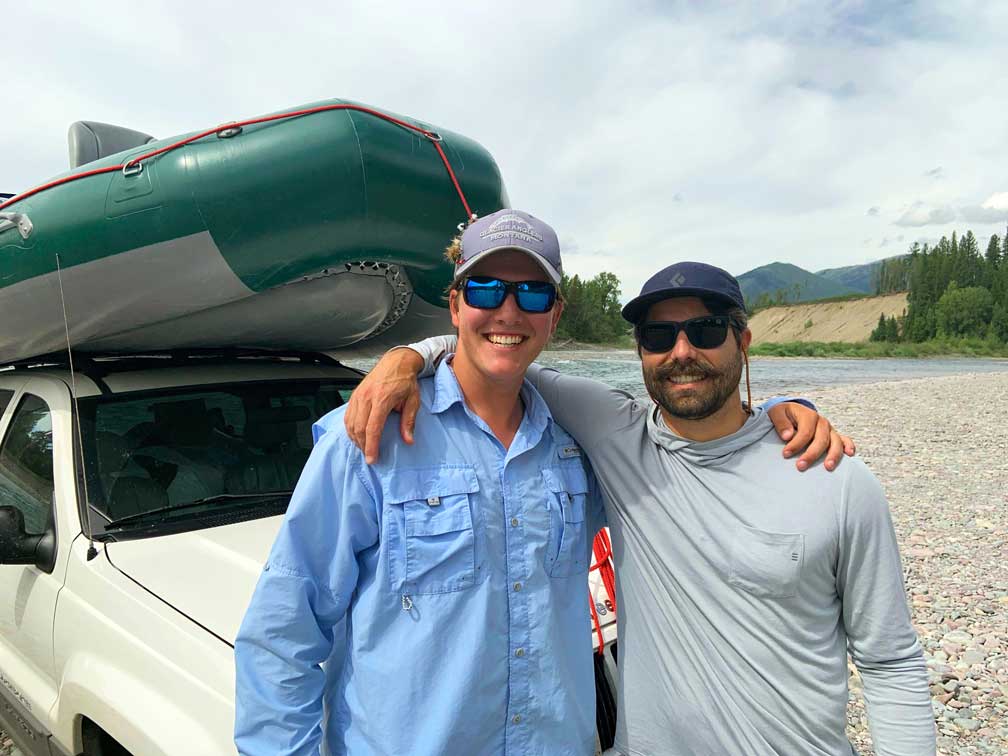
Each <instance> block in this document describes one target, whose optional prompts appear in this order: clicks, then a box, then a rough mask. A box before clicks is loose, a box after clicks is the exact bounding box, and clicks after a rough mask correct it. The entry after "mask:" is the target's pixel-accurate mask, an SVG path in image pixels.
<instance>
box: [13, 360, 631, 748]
mask: <svg viewBox="0 0 1008 756" xmlns="http://www.w3.org/2000/svg"><path fill="white" fill-rule="evenodd" d="M76 361H77V364H76V366H75V367H76V372H75V374H74V375H73V377H71V373H70V371H69V369H67V368H66V367H65V366H63V365H60V364H48V365H47V364H36V365H33V366H28V365H20V366H15V367H13V368H12V369H6V370H3V371H0V729H2V730H3V731H6V733H7V734H8V735H9V736H10V737H11V738H12V739H13V741H14V742H15V743H16V744H17V746H18V747H19V748H20V749H21V750H22V751H23V752H24V753H26V754H28V755H29V756H42V755H43V754H44V755H45V756H55V755H56V754H59V755H60V756H76V755H77V754H86V756H121V755H122V754H127V755H128V754H133V755H134V756H146V755H147V754H171V755H176V754H178V755H180V756H183V755H184V756H202V755H204V754H205V755H207V756H211V755H215V754H234V753H235V748H234V745H233V743H232V739H231V738H232V727H233V720H234V661H233V644H234V637H235V634H236V632H237V630H238V625H239V623H240V622H241V619H242V616H243V614H244V611H245V607H246V605H247V603H248V601H249V598H250V597H251V595H252V590H253V588H254V586H255V583H256V580H257V579H258V576H259V573H260V570H261V567H262V564H263V562H264V561H265V558H266V556H267V554H268V552H269V549H270V546H271V545H272V543H273V539H274V537H275V535H276V532H277V529H278V527H279V524H280V518H281V516H282V515H283V512H284V510H285V508H286V506H287V502H288V499H289V496H290V493H291V491H292V489H293V488H294V484H295V483H296V481H297V478H298V475H299V474H300V471H301V467H302V465H303V464H304V462H305V460H306V459H307V457H308V454H309V452H310V450H311V446H312V436H311V425H312V423H313V421H314V420H315V419H317V418H318V417H321V416H322V415H324V414H325V413H326V412H328V411H330V410H331V409H333V408H335V407H338V406H339V405H341V404H342V403H343V402H344V401H345V400H346V398H347V396H349V394H350V391H351V390H352V389H353V387H354V386H355V385H356V384H357V383H358V382H359V380H360V378H361V375H362V374H361V373H360V372H359V371H357V370H354V369H351V368H348V367H346V366H343V365H341V364H340V363H338V362H336V361H334V360H332V359H330V358H328V357H325V356H324V355H318V354H294V353H292V354H289V355H277V354H275V353H271V354H268V355H267V354H257V353H251V352H247V353H241V354H239V353H223V352H186V353H172V354H159V355H150V356H130V357H116V356H110V357H105V358H101V357H88V358H85V357H78V358H76ZM36 362H38V361H36ZM43 362H44V361H43ZM73 386H76V395H77V402H76V405H77V406H76V408H75V407H74V402H73V401H72V390H73V388H72V387H73ZM84 502H89V505H88V506H85V504H84ZM88 534H90V536H91V537H88ZM597 574H598V573H597V572H594V573H592V575H593V578H592V580H591V590H592V592H593V594H594V596H595V598H594V601H595V605H596V608H597V611H598V614H599V618H600V620H601V623H602V628H601V635H602V637H603V639H604V640H605V641H606V643H610V642H612V641H613V640H614V639H615V635H616V626H615V621H614V620H615V616H614V614H613V612H612V611H610V610H611V608H612V607H611V604H609V605H607V597H606V594H605V591H604V588H602V586H601V584H600V581H599V580H598V579H597V577H594V576H596V575H597ZM586 610H587V607H586ZM586 614H587V611H586ZM589 631H590V625H589V623H588V622H587V617H586V625H585V632H589ZM591 632H592V634H593V636H596V637H597V635H598V633H597V632H596V631H595V630H591ZM597 645H598V641H597V640H596V646H597ZM602 659H603V657H598V658H597V660H596V673H597V674H596V677H597V680H598V682H599V683H600V684H599V685H598V686H597V700H598V715H599V724H600V735H601V739H602V742H603V743H608V742H611V739H610V738H611V729H612V725H613V721H614V716H615V711H614V705H613V699H612V693H611V687H610V680H611V673H612V667H611V661H612V660H611V659H609V660H608V661H605V662H603V661H602Z"/></svg>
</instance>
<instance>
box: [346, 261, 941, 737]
mask: <svg viewBox="0 0 1008 756" xmlns="http://www.w3.org/2000/svg"><path fill="white" fill-rule="evenodd" d="M623 315H624V317H625V318H626V319H627V320H628V321H630V322H631V323H633V324H634V333H635V335H636V338H637V343H638V352H639V354H640V357H641V366H642V370H643V374H644V382H645V385H646V386H647V389H648V393H649V394H650V396H651V398H652V399H653V401H654V403H651V404H645V403H641V402H639V401H637V400H636V399H634V398H633V397H632V396H630V395H628V394H626V393H624V392H621V391H618V390H615V389H612V388H610V387H607V386H605V385H603V384H600V383H597V382H595V381H591V380H588V379H582V378H572V377H569V376H564V375H561V374H559V373H557V372H555V371H552V370H546V369H543V368H541V367H537V366H533V367H532V368H530V370H529V372H528V375H527V377H528V378H529V379H530V380H531V381H532V383H533V384H534V385H535V387H536V388H537V389H538V390H539V392H540V394H541V395H542V396H543V398H544V399H545V400H546V403H547V404H548V406H549V408H550V410H551V412H552V413H553V415H554V417H555V418H556V419H557V420H558V421H559V422H560V423H561V425H562V426H563V427H564V428H566V429H567V431H568V432H569V433H570V434H571V435H572V436H573V437H574V438H575V439H576V440H577V441H578V443H579V444H580V445H581V446H582V447H583V449H584V451H585V452H586V453H587V455H588V457H589V458H590V460H591V463H592V466H593V467H594V470H595V473H596V475H597V477H598V480H599V482H600V484H601V486H602V488H603V490H604V492H605V495H606V499H607V501H606V512H607V517H608V524H609V526H610V529H611V532H612V540H613V546H614V552H615V558H616V567H617V576H618V579H617V606H618V608H619V611H618V615H617V616H618V621H619V629H618V636H619V644H620V660H619V661H620V663H619V706H618V709H619V723H618V726H617V736H616V746H615V749H614V751H613V752H612V753H613V754H625V755H628V756H631V755H632V756H664V755H665V754H670V755H681V756H722V755H724V754H733V755H734V754H753V755H754V756H762V755H763V754H787V755H788V756H791V755H792V754H831V755H833V754H836V755H838V756H840V755H843V756H850V754H852V753H855V751H854V749H853V747H852V746H851V744H850V743H849V742H848V740H847V738H846V735H845V725H846V717H845V712H846V705H847V654H848V653H849V654H850V656H851V657H852V658H853V660H854V664H855V665H856V666H857V668H858V670H859V671H860V673H861V677H862V679H863V681H864V693H865V699H866V702H867V705H868V718H869V724H870V727H871V731H872V736H873V739H874V743H875V748H876V753H877V754H878V756H883V755H886V756H888V755H892V756H897V755H900V756H927V755H928V754H933V753H934V752H935V737H934V722H933V718H932V713H931V705H930V696H929V692H928V684H927V672H926V667H925V664H924V657H923V653H922V650H921V647H920V644H919V642H918V639H917V634H916V632H915V631H914V628H913V626H912V625H911V622H910V614H909V610H908V608H907V602H906V595H905V593H904V588H903V573H902V569H901V565H900V557H899V552H898V550H897V545H896V537H895V533H894V531H893V526H892V521H891V518H890V514H889V508H888V504H887V503H886V500H885V496H884V494H883V492H882V489H881V487H880V485H879V483H878V481H877V480H876V479H875V477H874V476H873V475H872V474H871V472H869V471H868V469H867V467H865V465H864V464H863V463H862V462H861V461H860V460H858V459H854V460H850V461H848V462H846V463H844V464H843V465H841V466H840V467H839V468H838V469H837V471H836V472H835V473H833V474H829V473H828V472H827V471H826V470H825V469H823V467H822V466H819V465H816V466H813V467H812V468H811V469H809V470H808V471H807V472H806V473H804V474H803V473H800V472H799V471H798V470H796V469H795V467H794V466H793V465H791V464H789V463H788V462H786V461H785V460H783V458H782V457H781V455H780V444H779V441H778V440H777V436H776V434H775V433H774V426H773V424H772V423H771V421H770V419H769V418H768V416H767V415H766V413H765V412H762V411H760V410H759V409H756V410H753V409H751V401H750V402H749V403H746V404H744V403H743V402H742V400H741V397H740V394H739V383H740V379H741V375H742V370H743V366H745V367H746V369H747V370H748V362H747V350H748V347H749V343H750V340H751V338H752V334H751V332H750V331H749V330H748V328H747V327H746V315H745V309H744V305H743V301H742V295H741V292H740V290H739V287H738V282H737V281H736V280H735V279H734V278H733V277H732V276H730V275H729V274H728V273H726V272H725V271H723V270H720V269H719V268H715V267H713V266H709V265H704V264H701V263H679V264H676V265H673V266H670V267H669V268H666V269H665V270H663V271H661V272H660V273H658V274H656V275H655V276H654V277H652V278H651V279H650V280H649V281H648V282H647V283H646V284H645V285H644V288H643V289H642V291H641V294H640V296H638V297H637V298H635V299H634V300H632V301H631V302H630V303H628V304H627V306H626V307H625V308H624V309H623ZM450 346H451V345H450V342H446V341H445V340H444V339H440V340H439V339H433V340H431V339H429V340H428V341H427V342H421V343H420V344H417V345H411V347H412V349H413V350H414V351H416V352H417V353H418V354H419V355H420V356H421V357H424V358H425V363H426V365H427V369H429V367H430V364H431V363H432V362H433V358H434V356H435V355H436V354H438V353H440V352H443V351H445V349H447V348H450ZM418 367H419V366H418V364H417V356H416V355H414V354H413V353H412V352H410V351H408V350H401V351H397V352H393V353H392V354H391V355H388V356H386V358H384V361H383V362H382V363H379V365H378V367H377V368H376V369H375V370H374V371H373V372H372V373H371V376H372V378H371V380H372V382H373V384H374V385H382V384H383V383H384V384H386V385H390V386H394V387H396V388H395V390H394V391H393V397H392V398H390V401H385V402H384V406H389V404H399V403H400V402H401V401H402V400H403V399H404V398H405V397H406V391H405V390H404V389H403V387H404V386H408V385H410V380H411V375H413V374H415V372H416V370H417V368H418ZM747 384H748V372H747ZM395 391H398V392H399V393H395ZM376 404H378V405H382V404H383V403H382V402H377V403H376ZM349 414H350V413H348V415H349ZM381 419H382V420H384V417H382V418H381ZM407 421H408V418H407ZM365 426H366V422H365V421H364V420H359V425H358V426H357V429H356V436H357V438H358V439H359V440H360V441H361V442H364V441H365V439H364V438H362V437H361V432H360V429H361V428H362V427H365ZM378 427H381V426H380V424H379V425H378ZM354 433H355V431H354V429H351V434H352V435H354Z"/></svg>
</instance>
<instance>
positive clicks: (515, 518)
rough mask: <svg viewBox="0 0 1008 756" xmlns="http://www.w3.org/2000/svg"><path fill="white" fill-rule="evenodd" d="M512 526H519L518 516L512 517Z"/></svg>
mask: <svg viewBox="0 0 1008 756" xmlns="http://www.w3.org/2000/svg"><path fill="white" fill-rule="evenodd" d="M511 527H512V528H517V527H518V518H517V517H512V518H511Z"/></svg>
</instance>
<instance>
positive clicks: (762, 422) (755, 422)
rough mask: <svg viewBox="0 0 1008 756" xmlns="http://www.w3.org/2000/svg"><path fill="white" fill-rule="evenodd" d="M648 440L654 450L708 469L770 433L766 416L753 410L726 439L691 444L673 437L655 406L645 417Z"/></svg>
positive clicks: (757, 410)
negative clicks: (742, 423) (659, 449)
mask: <svg viewBox="0 0 1008 756" xmlns="http://www.w3.org/2000/svg"><path fill="white" fill-rule="evenodd" d="M647 430H648V436H650V437H651V440H652V441H654V442H655V443H656V444H658V446H660V447H662V448H663V449H666V450H667V451H670V452H672V453H673V454H676V455H678V456H680V457H681V458H682V459H684V460H685V461H686V462H688V463H689V464H692V465H699V466H701V467H708V466H711V465H718V464H721V463H723V462H725V461H727V460H728V459H729V458H730V457H731V455H732V454H733V453H734V452H737V451H739V450H740V449H745V448H746V447H747V446H751V445H752V444H755V443H757V442H758V441H761V440H762V439H763V438H764V437H766V435H767V434H768V433H772V432H773V431H774V424H773V422H772V421H771V420H770V416H769V415H768V414H767V413H766V412H764V411H763V409H762V408H760V407H757V408H756V409H755V410H753V414H752V415H750V416H749V418H748V419H747V420H746V421H745V424H744V425H743V426H742V427H741V428H739V429H738V430H737V431H735V432H734V433H732V434H731V435H730V436H723V437H722V438H716V439H714V440H713V441H691V440H690V439H688V438H683V437H682V436H677V435H676V434H675V433H673V432H672V431H671V430H669V427H668V426H667V425H666V424H665V420H664V419H663V418H662V416H661V411H660V410H659V408H658V405H657V404H652V405H651V410H650V412H648V416H647Z"/></svg>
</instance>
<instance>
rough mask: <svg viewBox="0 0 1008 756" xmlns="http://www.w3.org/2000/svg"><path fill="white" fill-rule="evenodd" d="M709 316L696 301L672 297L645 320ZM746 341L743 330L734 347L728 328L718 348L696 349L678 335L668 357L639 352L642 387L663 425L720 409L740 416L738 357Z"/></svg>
mask: <svg viewBox="0 0 1008 756" xmlns="http://www.w3.org/2000/svg"><path fill="white" fill-rule="evenodd" d="M710 314H711V312H710V311H709V310H708V309H707V307H706V306H705V305H704V303H703V302H702V301H701V300H700V299H699V298H697V297H674V298H672V299H665V300H662V301H660V302H656V303H655V304H653V305H651V308H650V309H649V310H648V314H647V317H646V318H645V320H674V321H683V320H689V319H690V318H696V317H700V316H701V315H710ZM751 338H752V334H751V332H750V331H749V329H746V330H744V331H743V332H742V337H741V343H739V340H738V339H736V335H735V331H734V330H733V329H731V328H729V329H728V336H727V338H726V339H725V340H724V343H723V344H721V346H719V347H715V348H713V349H697V348H696V347H694V346H693V345H692V344H691V343H690V342H689V339H687V338H686V334H685V333H684V332H682V331H680V332H679V334H678V335H677V338H676V343H675V345H674V346H673V347H672V349H671V350H670V351H668V352H648V351H647V350H645V349H641V350H640V353H641V369H642V372H643V373H644V385H645V386H647V390H648V393H649V394H650V395H651V398H652V399H654V400H655V402H656V403H657V404H658V405H659V406H660V407H661V408H662V410H663V412H664V414H665V415H666V421H668V420H671V419H674V418H679V419H682V420H687V421H695V420H702V419H705V418H708V417H710V416H711V415H714V414H715V413H717V412H718V411H719V410H721V409H722V408H727V409H729V410H741V398H740V397H739V393H738V385H739V380H740V379H741V377H742V363H743V360H742V351H743V349H748V348H749V341H750V340H751ZM736 405H737V406H736Z"/></svg>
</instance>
